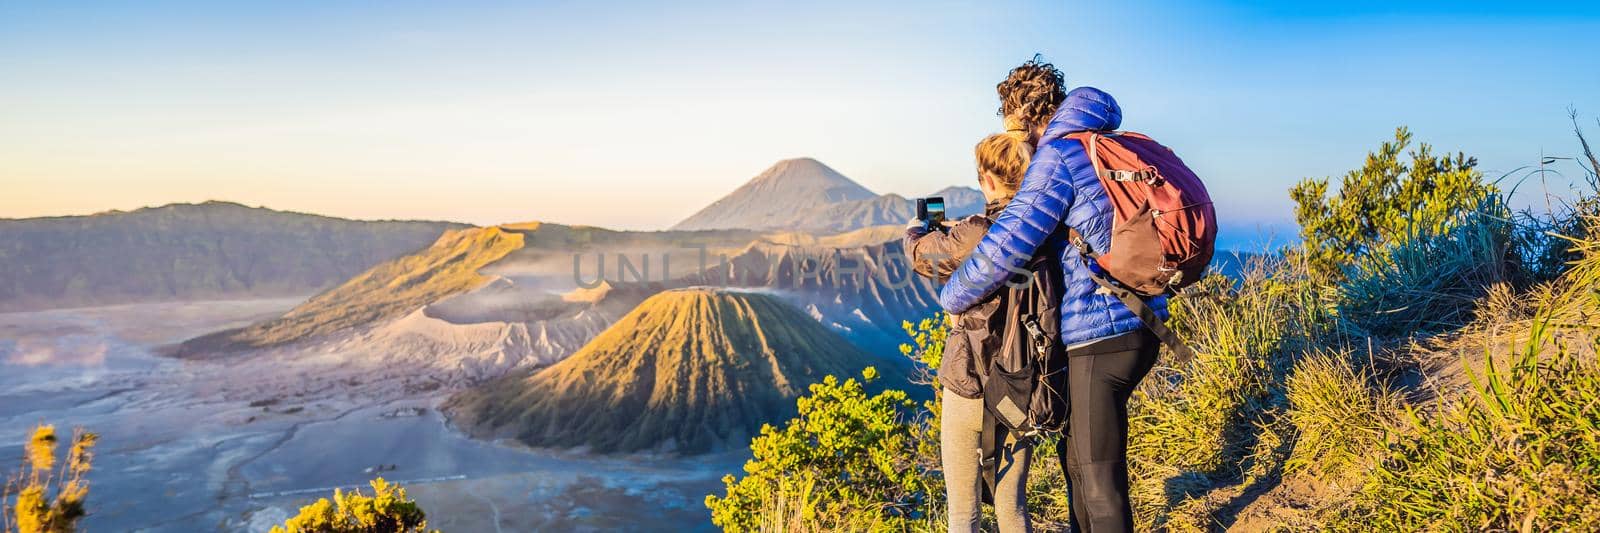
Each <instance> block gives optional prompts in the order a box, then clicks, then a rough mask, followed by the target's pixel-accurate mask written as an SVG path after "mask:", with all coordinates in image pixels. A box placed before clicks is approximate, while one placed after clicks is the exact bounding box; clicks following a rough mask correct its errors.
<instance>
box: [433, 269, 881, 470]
mask: <svg viewBox="0 0 1600 533" xmlns="http://www.w3.org/2000/svg"><path fill="white" fill-rule="evenodd" d="M868 360H869V359H868V357H867V356H866V355H865V354H864V353H862V352H861V351H860V350H859V349H857V348H856V347H854V346H852V345H851V344H850V343H848V342H846V341H845V340H844V339H843V338H841V337H839V336H838V335H837V334H835V333H834V332H832V331H829V330H828V329H827V328H825V327H823V326H822V325H820V324H818V323H817V321H816V320H814V319H812V318H811V317H808V316H806V315H805V314H804V313H802V312H801V311H799V310H798V309H796V308H794V307H792V306H791V305H789V304H787V303H785V302H783V301H782V300H779V299H778V298H775V297H772V296H768V295H765V294H758V293H751V292H733V291H725V290H713V289H703V288H691V289H679V290H671V291H666V292H663V293H661V294H658V295H656V296H653V297H651V298H650V299H648V300H646V301H645V302H644V303H642V304H639V306H638V307H637V308H635V309H634V310H633V311H632V312H630V313H629V314H628V315H627V316H625V317H623V318H622V319H621V320H620V321H618V322H617V323H616V324H614V325H612V326H611V327H610V328H609V329H607V330H606V331H605V332H603V333H601V334H600V335H599V336H598V337H596V338H595V339H594V340H593V341H591V342H590V343H589V344H588V345H587V346H585V347H583V348H582V349H580V350H579V351H578V352H577V353H575V354H573V355H572V356H571V357H568V358H567V359H566V360H563V361H562V362H560V363H557V364H556V365H554V366H551V367H548V368H545V369H543V370H539V371H532V372H531V373H530V372H518V373H513V374H510V375H507V376H506V377H503V378H501V379H498V380H495V381H491V382H489V383H487V384H485V385H483V386H481V387H479V388H476V389H473V390H469V391H467V392H463V393H461V394H458V395H457V396H456V397H454V398H452V399H451V400H450V401H449V402H448V404H447V405H446V409H447V410H448V411H449V412H450V413H451V414H452V417H453V418H454V420H455V422H456V423H457V424H459V425H461V426H462V427H465V428H467V429H468V430H470V431H474V432H476V433H480V434H488V435H496V436H509V437H515V438H517V439H518V440H521V441H523V442H525V443H527V444H530V445H533V446H545V447H574V446H589V447H591V448H592V449H593V450H595V451H599V452H625V451H634V450H643V449H664V450H676V451H679V452H684V453H696V452H704V451H710V450H715V449H721V448H725V447H730V446H743V445H745V444H747V440H748V439H749V438H750V436H752V435H754V434H755V433H756V432H757V430H758V429H759V428H760V427H761V424H763V423H771V422H776V421H779V420H782V419H784V418H785V417H786V416H789V415H792V414H793V411H794V399H795V397H797V396H799V395H800V394H803V393H804V392H805V391H806V389H807V387H809V386H810V385H811V384H812V383H816V382H818V381H820V380H821V379H822V378H823V377H824V376H827V375H830V374H832V375H839V376H848V375H853V374H855V373H857V372H858V371H859V370H860V368H862V367H863V366H866V363H867V361H868Z"/></svg>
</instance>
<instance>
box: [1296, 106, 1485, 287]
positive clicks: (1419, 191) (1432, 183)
mask: <svg viewBox="0 0 1600 533" xmlns="http://www.w3.org/2000/svg"><path fill="white" fill-rule="evenodd" d="M1411 140H1412V137H1411V132H1410V131H1409V130H1407V129H1406V128H1399V129H1398V130H1396V131H1395V139H1394V141H1393V142H1386V143H1383V145H1382V146H1380V147H1379V148H1378V150H1377V151H1376V152H1372V153H1370V154H1368V155H1367V160H1366V163H1365V164H1363V165H1362V166H1361V168H1359V169H1356V170H1353V171H1351V172H1350V173H1348V174H1345V175H1344V177H1343V178H1342V179H1340V181H1339V188H1338V191H1337V192H1334V193H1333V194H1332V196H1330V194H1329V193H1330V191H1329V190H1328V184H1329V183H1328V182H1329V180H1328V179H1327V178H1321V179H1307V180H1302V181H1301V182H1300V183H1298V184H1296V185H1295V186H1294V188H1292V189H1290V191H1289V195H1290V197H1291V198H1293V199H1294V202H1295V219H1296V221H1297V222H1299V224H1300V236H1301V239H1302V240H1303V244H1302V246H1303V247H1304V253H1305V254H1306V256H1307V258H1308V260H1309V261H1310V265H1311V268H1312V270H1313V272H1314V273H1315V274H1318V275H1319V276H1323V277H1327V278H1334V279H1337V278H1338V277H1339V276H1340V275H1341V270H1342V268H1343V267H1344V266H1345V265H1350V264H1354V263H1356V262H1358V261H1359V259H1360V258H1362V257H1363V256H1366V255H1368V254H1370V253H1372V252H1374V251H1378V250H1382V249H1384V248H1385V247H1387V246H1391V245H1395V244H1398V243H1402V242H1405V241H1406V240H1409V238H1410V237H1411V236H1413V235H1417V234H1429V235H1442V234H1445V233H1447V232H1449V230H1450V229H1451V228H1453V227H1455V225H1456V224H1458V223H1459V222H1460V221H1461V220H1462V217H1463V216H1464V215H1465V214H1467V213H1471V212H1472V211H1473V209H1475V208H1477V207H1478V206H1479V205H1481V204H1482V203H1483V202H1484V201H1485V200H1486V199H1488V198H1490V197H1492V196H1495V194H1496V189H1495V187H1494V186H1493V185H1489V184H1485V183H1484V182H1483V175H1482V173H1480V172H1478V170H1477V168H1476V167H1477V164H1478V161H1477V159H1476V158H1469V157H1467V156H1466V155H1465V154H1460V153H1457V154H1456V155H1455V156H1454V157H1449V156H1446V157H1442V158H1441V157H1438V156H1436V155H1434V153H1433V149H1432V147H1430V146H1428V145H1427V144H1426V143H1424V144H1421V145H1419V146H1418V147H1417V149H1416V150H1415V151H1412V152H1410V154H1409V155H1410V158H1411V159H1410V161H1409V162H1404V161H1401V159H1400V155H1401V154H1402V153H1403V152H1405V151H1406V149H1407V148H1409V147H1410V146H1411Z"/></svg>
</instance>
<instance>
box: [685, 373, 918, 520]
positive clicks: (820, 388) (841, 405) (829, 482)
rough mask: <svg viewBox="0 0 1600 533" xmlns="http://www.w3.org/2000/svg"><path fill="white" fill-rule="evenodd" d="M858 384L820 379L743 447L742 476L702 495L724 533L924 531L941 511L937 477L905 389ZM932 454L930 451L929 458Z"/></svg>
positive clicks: (870, 375) (872, 375)
mask: <svg viewBox="0 0 1600 533" xmlns="http://www.w3.org/2000/svg"><path fill="white" fill-rule="evenodd" d="M876 377H877V371H876V370H874V369H872V368H870V367H869V368H868V369H867V370H866V371H864V372H863V373H862V378H863V381H857V380H856V379H854V378H852V379H847V380H844V381H842V382H841V381H839V379H838V378H837V377H834V376H828V377H827V378H825V379H824V380H823V382H822V383H816V384H813V385H811V390H810V394H808V395H806V396H802V397H800V398H799V399H798V400H797V401H796V404H797V405H798V407H799V414H798V415H797V416H796V417H795V418H794V419H791V420H789V422H788V423H787V424H785V425H784V427H783V428H782V429H778V428H775V427H772V426H770V425H768V426H764V427H762V428H761V435H760V436H757V437H756V438H755V439H754V440H753V441H752V442H751V444H750V449H751V452H752V454H753V455H754V457H752V458H751V459H750V460H749V461H748V462H746V463H745V465H744V472H745V475H744V477H743V478H737V477H735V476H733V475H729V476H727V477H725V478H723V483H724V484H725V485H726V494H725V495H723V496H721V497H718V496H716V495H711V496H707V497H706V507H708V508H710V509H711V521H712V523H714V524H716V525H717V526H718V527H721V528H723V529H724V530H726V531H758V530H759V531H774V530H779V531H884V530H904V529H907V528H909V527H913V526H915V525H919V524H923V523H925V522H926V521H927V519H928V518H929V509H931V508H933V507H942V505H938V504H937V500H938V498H939V497H941V496H942V495H943V494H942V493H943V488H942V485H941V484H940V481H941V477H940V476H938V475H937V474H934V473H931V472H929V471H928V469H927V466H926V463H925V461H923V460H922V459H921V458H920V457H919V446H920V445H921V442H922V438H923V435H922V430H921V429H920V426H921V425H923V423H922V422H921V421H918V420H914V419H912V417H913V415H914V413H913V412H912V409H913V407H914V405H915V404H914V403H913V402H912V401H911V400H908V399H907V398H906V394H905V392H903V391H897V390H888V391H884V392H881V393H878V394H877V395H875V396H870V397H869V396H867V394H866V392H865V391H864V390H863V388H862V385H863V383H864V382H865V381H871V380H873V379H875V378H876ZM935 453H937V451H935Z"/></svg>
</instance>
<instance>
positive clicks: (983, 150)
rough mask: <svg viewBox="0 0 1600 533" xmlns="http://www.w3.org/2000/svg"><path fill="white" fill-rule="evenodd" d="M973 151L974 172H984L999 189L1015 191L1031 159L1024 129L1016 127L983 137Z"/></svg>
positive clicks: (1030, 145)
mask: <svg viewBox="0 0 1600 533" xmlns="http://www.w3.org/2000/svg"><path fill="white" fill-rule="evenodd" d="M973 151H974V152H975V153H976V154H977V156H978V172H980V173H983V174H988V175H989V176H990V177H991V178H992V179H994V180H995V187H996V188H998V189H1000V190H1001V191H1002V192H1010V193H1014V192H1017V188H1018V187H1021V186H1022V176H1023V174H1027V172H1028V163H1031V162H1033V143H1030V142H1028V133H1027V132H1023V131H1018V130H1012V131H1007V132H1005V133H996V134H994V135H990V136H988V137H984V138H983V140H981V141H978V146H977V148H975V149H974V150H973Z"/></svg>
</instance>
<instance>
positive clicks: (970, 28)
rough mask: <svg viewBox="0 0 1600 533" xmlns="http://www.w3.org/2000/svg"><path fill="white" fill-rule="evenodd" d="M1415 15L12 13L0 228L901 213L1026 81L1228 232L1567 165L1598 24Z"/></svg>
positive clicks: (1438, 12) (1582, 12)
mask: <svg viewBox="0 0 1600 533" xmlns="http://www.w3.org/2000/svg"><path fill="white" fill-rule="evenodd" d="M1423 4H1427V5H1422V4H1419V5H1415V6H1412V5H1408V6H1391V5H1388V4H1387V3H1377V2H1355V3H1342V4H1340V5H1339V6H1338V7H1336V8H1334V7H1316V6H1303V5H1300V4H1297V3H1271V4H1258V3H1241V2H1221V1H1211V2H1204V3H1200V4H1190V5H1185V6H1182V7H1173V6H1161V5H1159V4H1156V3H1149V2H1135V3H1130V4H1120V5H1117V6H1108V5H1065V4H1061V3H1044V2H1024V1H1012V2H1001V3H983V4H962V5H954V6H949V7H950V8H949V9H945V10H937V12H935V10H924V9H916V8H914V7H912V6H910V5H878V6H860V5H855V4H853V3H826V5H814V6H813V5H807V6H790V5H762V6H717V5H708V4H699V3H697V4H693V5H688V6H673V7H662V6H653V5H648V4H640V3H631V2H623V3H613V4H604V5H601V4H587V3H571V2H541V3H538V4H535V5H510V4H500V3H470V4H451V5H448V6H444V5H437V4H430V3H420V2H416V3H412V2H404V3H395V4H386V5H385V8H384V9H383V10H374V9H367V8H364V6H362V5H360V4H356V3H346V2H322V3H315V4H303V5H301V4H271V5H259V6H241V5H213V4H209V3H199V2H174V3H166V4H160V5H148V4H121V3H103V4H90V5H59V4H58V5H31V6H24V5H19V4H6V5H3V6H0V72H5V74H3V75H0V76H3V77H4V78H5V82H6V83H3V84H0V184H3V188H4V190H5V191H6V192H7V194H6V195H4V196H3V197H0V217H3V218H28V217H36V216H56V215H75V214H77V215H81V214H90V213H95V212H103V211H107V210H113V209H115V210H123V211H129V210H133V209H137V208H139V207H144V206H156V205H165V204H169V203H174V202H201V201H205V200H213V199H215V200H224V201H231V202H238V203H242V204H245V205H251V206H257V205H259V206H266V207H270V208H273V209H280V210H288V211H299V212H308V213H316V214H321V215H329V216H338V217H345V218H355V219H427V220H451V221H461V222H468V223H473V224H480V225H482V224H496V223H505V222H511V221H522V220H542V221H550V222H559V223H564V224H583V225H594V226H602V227H607V228H616V229H664V228H666V227H668V226H670V225H672V224H673V223H675V222H677V221H679V220H682V219H683V218H685V217H687V216H688V215H690V214H692V213H694V212H695V211H697V210H698V209H700V208H701V207H703V206H705V205H707V204H709V203H710V202H712V201H713V200H715V199H717V198H719V197H721V196H722V195H724V194H727V193H728V192H729V191H732V190H733V189H734V188H736V187H737V186H739V185H740V184H742V183H744V182H745V181H746V180H748V179H750V178H751V177H753V176H754V175H756V174H757V173H759V172H760V171H761V170H763V169H765V168H766V167H767V166H769V165H771V164H772V163H773V162H775V161H778V160H780V159H784V158H791V157H814V158H816V159H818V160H820V161H822V162H824V163H826V164H828V165H830V166H832V167H834V168H835V169H837V170H839V171H840V172H841V173H843V174H845V175H846V176H849V177H850V178H852V179H854V180H856V181H857V182H859V183H861V184H862V185H864V186H866V187H867V188H869V189H872V190H873V191H875V192H878V193H880V194H883V193H898V194H901V195H906V196H914V195H918V194H926V193H928V192H932V191H935V190H938V189H940V188H943V187H946V186H950V185H960V186H970V185H972V181H973V178H972V174H973V171H972V162H971V157H972V156H971V146H972V144H973V143H974V142H976V141H977V139H979V138H981V137H982V136H983V135H984V134H986V133H989V132H992V131H995V130H996V129H998V127H999V125H998V119H997V117H995V105H996V101H995V96H994V92H993V86H994V84H995V82H996V81H998V80H999V79H1000V78H1001V77H1002V76H1003V75H1004V73H1005V71H1006V70H1007V69H1009V68H1010V67H1012V66H1014V65H1015V64H1017V63H1019V62H1021V61H1023V60H1025V59H1027V58H1028V57H1030V56H1032V55H1033V54H1034V53H1035V52H1039V53H1042V54H1043V55H1044V57H1045V58H1046V59H1049V60H1051V61H1054V62H1055V63H1056V64H1057V65H1058V66H1059V67H1061V68H1062V70H1063V71H1065V73H1066V75H1067V78H1068V83H1069V84H1072V85H1094V86H1097V87H1100V88H1103V89H1105V90H1107V91H1109V92H1111V93H1112V94H1114V95H1116V96H1117V97H1118V98H1119V100H1120V101H1121V102H1122V104H1123V106H1124V107H1125V109H1126V113H1125V114H1126V120H1125V122H1124V126H1125V127H1126V128H1128V129H1131V130H1137V131H1143V132H1146V133H1150V134H1152V135H1154V136H1156V137H1157V138H1160V139H1161V140H1162V141H1164V142H1165V143H1167V144H1168V145H1170V146H1173V147H1174V148H1175V149H1176V150H1177V151H1178V153H1179V154H1180V155H1182V156H1183V157H1184V158H1185V159H1186V161H1188V162H1189V164H1190V165H1191V166H1193V167H1194V168H1195V169H1196V170H1197V171H1199V172H1200V173H1201V174H1202V175H1203V176H1204V177H1205V178H1206V180H1207V183H1208V186H1209V187H1210V188H1211V189H1212V190H1213V196H1214V197H1215V198H1216V199H1217V202H1218V207H1219V211H1220V212H1222V213H1225V214H1226V215H1225V216H1226V217H1228V218H1227V219H1226V222H1227V224H1228V225H1229V226H1230V227H1232V228H1241V227H1251V226H1254V225H1265V226H1266V227H1271V228H1285V227H1292V205H1291V204H1290V202H1289V200H1288V194H1287V190H1288V188H1289V186H1290V185H1291V184H1292V183H1294V182H1295V181H1296V180H1299V179H1301V178H1304V177H1321V176H1336V175H1340V174H1342V173H1344V172H1345V171H1348V170H1349V169H1351V168H1354V167H1356V166H1359V165H1360V163H1361V161H1362V158H1363V156H1364V155H1365V154H1366V152H1367V151H1369V150H1371V149H1373V148H1375V147H1376V146H1377V145H1378V144H1379V143H1381V142H1383V141H1384V140H1386V139H1389V138H1391V137H1392V132H1393V129H1394V128H1395V127H1396V126H1401V125H1406V126H1409V127H1411V128H1412V130H1413V132H1415V134H1416V137H1417V139H1418V141H1421V142H1428V143H1431V144H1433V145H1434V146H1435V147H1437V148H1438V149H1440V150H1448V151H1452V152H1454V151H1456V150H1463V151H1466V152H1467V153H1468V154H1470V155H1474V156H1477V157H1478V158H1479V159H1480V161H1481V162H1482V167H1481V168H1483V170H1484V171H1485V173H1486V174H1487V175H1489V176H1490V177H1491V178H1493V177H1498V176H1499V175H1501V174H1502V173H1505V172H1507V171H1510V170H1512V169H1515V168H1518V167H1521V166H1524V165H1528V164H1534V163H1537V161H1538V160H1539V158H1540V157H1541V156H1542V155H1572V154H1573V152H1575V151H1576V148H1577V147H1576V141H1575V140H1574V139H1573V138H1572V135H1571V131H1570V130H1571V125H1570V123H1568V121H1567V117H1566V109H1567V108H1568V107H1569V106H1571V107H1576V108H1577V109H1578V111H1579V112H1580V113H1581V114H1582V116H1583V117H1585V121H1584V124H1586V125H1592V123H1591V122H1592V118H1593V117H1594V116H1595V115H1596V114H1600V94H1597V92H1596V91H1594V87H1597V86H1600V53H1597V52H1600V44H1596V42H1595V40H1593V39H1582V36H1585V35H1593V34H1595V33H1597V31H1596V30H1600V8H1597V7H1595V6H1594V5H1590V4H1581V3H1557V4H1545V5H1540V6H1520V5H1519V6H1514V7H1507V6H1504V5H1500V4H1494V3H1471V2H1469V3H1423ZM1127 21H1138V24H1137V27H1138V28H1142V30H1143V31H1142V32H1141V33H1140V35H1139V36H1138V38H1137V39H1127V38H1125V30H1126V28H1127V27H1128V25H1127V24H1126V22H1127ZM1505 94H1517V95H1518V96H1517V98H1515V99H1510V98H1504V97H1503V95H1505ZM1547 185H1548V187H1550V188H1551V189H1552V190H1554V191H1557V192H1559V191H1561V190H1562V187H1563V186H1564V183H1562V182H1561V181H1560V178H1559V177H1558V176H1551V177H1550V181H1549V182H1548V184H1547ZM1525 191H1526V189H1525ZM1530 203H1532V202H1531V201H1530Z"/></svg>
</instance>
